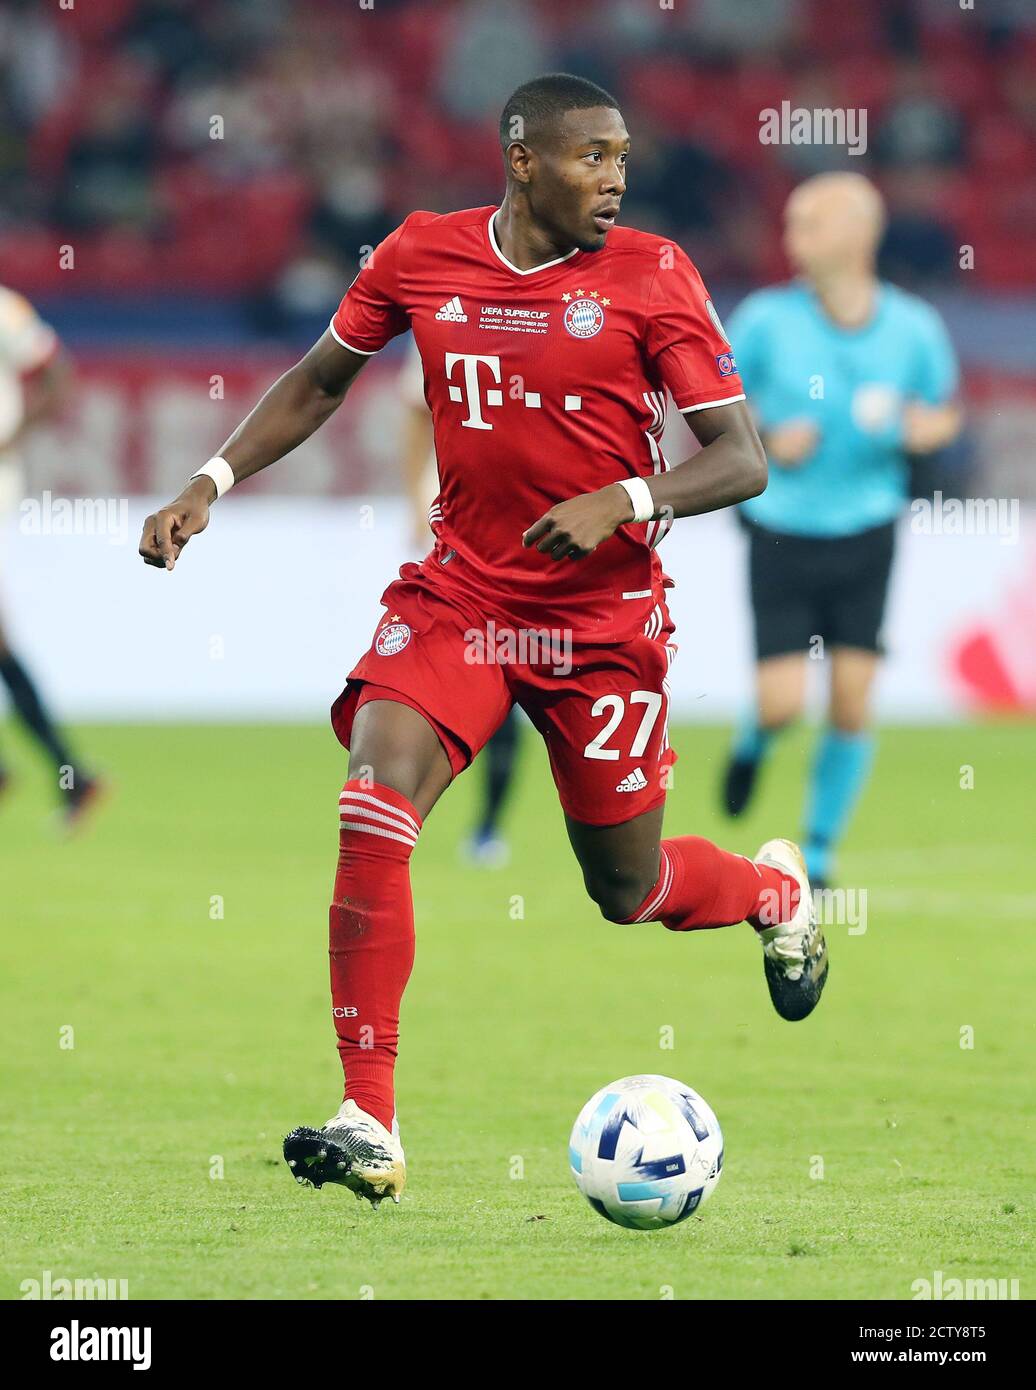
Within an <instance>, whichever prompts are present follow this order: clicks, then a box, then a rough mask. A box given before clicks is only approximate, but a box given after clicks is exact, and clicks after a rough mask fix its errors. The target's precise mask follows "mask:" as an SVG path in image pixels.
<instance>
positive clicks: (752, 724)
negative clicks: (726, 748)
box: [730, 718, 781, 763]
mask: <svg viewBox="0 0 1036 1390" xmlns="http://www.w3.org/2000/svg"><path fill="white" fill-rule="evenodd" d="M780 732H781V730H780V728H775V729H764V728H763V727H762V726H761V725H760V724H759V723H758V721H757V720H756V719H754V718H753V719H746V720H745V722H744V723H743V724H742V725H741V726H740V728H739V729H738V731H737V736H736V738H735V739H734V747H733V749H732V750H731V754H730V756H731V758H732V759H733V760H734V761H735V762H738V763H758V762H762V760H763V758H765V757H766V755H767V753H768V752H769V751H770V744H771V743H772V742H773V740H774V736H775V735H776V734H779V733H780Z"/></svg>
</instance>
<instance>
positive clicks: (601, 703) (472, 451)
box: [331, 207, 744, 825]
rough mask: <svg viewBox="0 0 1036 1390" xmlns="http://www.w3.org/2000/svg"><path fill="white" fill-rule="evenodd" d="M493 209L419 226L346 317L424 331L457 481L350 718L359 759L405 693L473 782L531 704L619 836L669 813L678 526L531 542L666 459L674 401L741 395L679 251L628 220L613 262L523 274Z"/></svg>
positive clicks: (587, 260) (550, 743)
mask: <svg viewBox="0 0 1036 1390" xmlns="http://www.w3.org/2000/svg"><path fill="white" fill-rule="evenodd" d="M495 212H496V209H495V208H493V207H484V208H475V209H468V210H466V211H463V212H454V213H449V214H447V215H445V216H439V215H437V214H434V213H429V212H415V213H412V214H411V215H410V216H409V217H408V218H407V219H406V221H405V222H403V223H402V225H401V226H400V227H399V228H397V230H396V231H394V232H393V233H392V234H391V235H390V236H388V237H387V238H386V239H385V240H384V241H383V242H382V243H381V245H380V246H379V247H378V248H377V249H376V251H375V252H374V254H373V255H372V256H371V258H370V259H369V260H368V262H367V264H366V265H365V267H364V268H363V269H362V270H361V271H360V273H359V275H358V276H357V278H356V280H355V281H354V282H353V284H352V285H351V286H350V288H349V290H348V292H347V293H346V295H345V298H344V299H343V300H342V302H341V304H340V306H339V308H338V311H337V313H336V314H335V316H334V318H333V319H332V320H331V331H332V333H333V334H334V337H335V338H336V339H337V340H338V342H340V343H341V344H342V346H343V347H346V348H348V349H350V350H351V351H352V352H357V353H361V354H373V353H376V352H378V351H379V350H380V349H381V348H383V347H384V346H385V344H386V343H388V342H389V340H390V339H391V338H393V337H395V336H397V335H398V334H400V333H404V332H405V331H406V330H407V329H408V328H412V329H413V332H414V337H415V339H416V341H417V345H418V348H419V350H420V353H421V359H422V362H423V364H424V374H425V396H426V399H427V402H428V406H429V409H430V410H431V414H432V420H433V425H434V437H435V452H436V456H437V459H438V467H439V487H440V490H439V495H438V496H437V498H436V499H435V502H434V503H433V505H432V509H431V511H430V513H429V519H430V521H431V524H432V529H433V531H434V534H435V544H434V548H433V549H432V551H431V553H430V554H429V555H428V556H427V557H426V558H425V559H424V560H423V561H422V562H421V563H420V564H407V565H404V566H403V568H402V570H401V571H400V577H399V579H397V580H395V581H394V582H393V583H392V584H390V585H389V587H388V588H387V589H386V590H385V593H384V594H383V596H382V603H383V604H384V605H385V608H386V613H385V616H384V617H383V619H382V620H381V622H380V623H379V625H378V628H377V631H376V633H375V636H374V640H373V642H372V644H371V647H370V649H369V651H368V652H367V653H366V654H365V655H364V656H363V657H362V659H361V660H360V661H359V663H358V664H357V665H356V666H355V667H354V668H353V670H352V672H351V673H350V676H349V681H348V684H347V686H346V689H345V690H344V691H343V693H342V695H341V696H340V697H339V699H338V701H337V702H336V703H335V706H334V709H333V711H332V722H333V724H334V728H335V732H336V734H337V735H338V737H339V739H340V740H341V741H342V743H343V744H344V745H345V746H346V747H348V745H349V737H350V731H351V728H352V721H353V717H354V715H355V713H356V710H357V708H359V706H360V705H361V704H363V703H364V702H365V701H366V700H370V699H376V698H379V697H380V698H384V697H385V694H386V692H391V694H390V698H392V699H394V700H397V701H398V700H402V702H403V703H405V704H408V705H411V706H412V707H413V708H414V709H416V710H418V711H419V712H420V713H421V714H422V715H424V717H425V718H426V719H427V720H428V721H429V722H430V723H431V724H432V726H433V727H434V728H435V729H436V732H437V733H438V735H439V738H440V740H441V742H442V744H443V746H444V748H445V749H446V751H447V753H448V755H449V758H450V762H451V765H452V767H453V771H454V773H457V772H460V771H461V770H462V769H463V768H465V767H466V766H467V765H468V763H470V762H471V760H472V759H473V758H474V757H475V755H476V754H477V753H478V752H479V750H480V749H481V748H482V747H483V745H484V744H485V743H486V742H487V740H488V739H489V738H490V737H491V736H492V734H493V733H494V732H495V730H496V729H497V728H498V727H499V725H500V723H501V722H502V720H503V718H504V716H505V714H506V713H507V710H508V709H509V707H510V705H511V704H512V703H513V702H516V703H518V704H519V705H521V707H522V708H523V709H524V710H525V711H526V713H527V714H528V715H529V717H530V719H531V720H532V722H533V724H534V725H535V726H536V728H537V729H538V730H539V732H540V733H541V734H542V736H543V738H544V740H545V742H546V745H547V750H548V754H549V757H550V764H551V769H552V772H553V775H554V780H555V782H556V784H557V787H558V792H559V795H560V799H561V803H562V806H563V807H564V809H565V811H566V812H567V814H568V815H570V816H571V817H572V818H574V819H575V820H578V821H582V822H584V823H587V824H591V825H613V824H619V823H620V822H623V821H627V820H631V819H632V818H633V817H635V816H639V815H641V814H643V813H644V812H645V811H648V810H650V809H652V808H654V807H655V806H657V805H659V804H660V803H661V802H662V801H663V800H664V797H665V785H666V778H665V776H664V769H665V768H666V767H667V766H668V765H669V764H670V763H671V762H672V761H673V760H674V757H675V754H674V753H673V751H672V749H671V748H670V747H669V742H668V737H667V721H668V704H669V698H668V688H667V681H666V676H667V673H668V670H669V665H670V663H671V661H672V658H673V656H674V655H675V652H676V648H675V646H674V645H673V644H672V642H671V640H670V639H671V637H672V633H673V623H672V621H671V619H670V617H669V612H668V608H667V605H666V598H665V590H666V589H667V588H670V587H672V581H671V580H670V579H668V577H667V576H666V575H665V574H664V573H663V570H662V566H661V564H660V562H659V559H658V555H657V553H656V550H655V547H656V546H657V545H658V542H659V541H660V540H661V539H662V537H663V536H664V535H665V533H666V531H667V530H668V528H669V525H670V524H671V523H670V521H669V520H668V519H665V518H663V519H659V520H653V521H648V522H639V523H634V522H629V523H627V524H625V525H623V526H620V527H619V528H618V530H617V531H616V532H615V534H614V535H613V536H611V537H610V538H609V539H608V540H606V541H605V542H603V543H602V544H601V545H599V546H598V547H597V549H596V550H595V551H594V552H593V553H592V554H590V555H588V556H586V557H585V558H582V559H579V560H567V559H566V560H554V559H552V558H551V557H550V556H549V555H545V554H542V553H540V552H539V551H537V550H536V549H535V548H529V549H525V548H523V545H522V535H523V533H524V532H525V531H526V530H527V529H528V528H529V527H530V526H531V525H532V524H533V523H534V522H535V521H537V520H538V519H539V518H540V517H541V516H542V515H543V514H544V512H546V511H548V510H549V509H550V508H551V507H552V506H554V505H555V504H556V503H558V502H561V501H563V500H565V499H566V498H569V497H574V496H576V495H577V494H581V493H586V492H595V491H597V490H598V489H599V488H602V487H606V486H608V484H610V483H615V482H618V481H620V480H621V479H623V478H630V477H645V478H649V477H651V476H652V475H653V474H656V473H659V472H662V471H664V470H666V469H667V468H668V467H669V465H668V463H667V461H666V459H665V458H664V456H663V454H662V450H661V445H660V439H661V435H662V431H663V428H664V426H665V420H666V406H667V396H666V391H667V389H668V391H669V393H670V394H671V395H672V398H673V400H674V401H675V402H676V405H677V408H678V409H679V410H681V411H683V412H685V413H690V412H692V411H695V410H703V409H707V408H708V407H710V406H718V405H726V404H729V403H731V402H734V401H740V400H743V399H744V389H743V387H742V384H741V379H740V377H739V376H738V374H737V370H736V367H735V364H734V359H733V356H732V353H731V349H730V345H729V343H728V342H727V340H726V338H725V336H724V334H723V331H722V326H721V324H720V321H719V318H718V316H717V314H716V311H715V309H714V308H713V305H712V302H711V300H710V299H709V298H708V295H707V292H706V289H705V286H704V285H703V284H702V280H701V277H700V276H699V274H698V272H697V270H696V269H695V267H694V265H693V264H692V263H691V261H690V260H689V258H688V257H687V256H686V255H685V254H684V252H683V251H681V250H680V249H679V247H677V246H676V245H674V244H673V243H672V242H669V241H666V240H665V239H664V238H661V237H658V236H653V235H651V234H649V233H646V232H639V231H635V230H633V229H631V228H625V227H615V228H614V229H613V230H612V231H611V233H610V234H609V237H608V242H607V245H606V246H605V247H604V248H603V249H602V250H600V251H595V252H582V251H578V250H576V251H572V252H570V253H569V254H568V255H567V256H562V257H559V258H558V259H557V260H554V261H550V262H547V263H546V264H544V265H540V266H537V267H536V268H535V269H532V270H520V269H518V267H516V266H513V265H512V264H511V263H510V262H509V261H508V260H507V259H506V258H505V257H504V256H503V254H502V253H501V251H500V248H499V246H498V244H497V239H496V237H495V235H494V227H493V219H494V215H495ZM487 633H488V634H490V635H491V636H492V637H493V640H494V643H496V644H499V650H501V651H506V652H507V655H506V657H504V658H501V657H499V656H496V655H495V653H496V651H497V647H496V646H494V645H493V644H489V643H487V641H486V637H487ZM537 634H539V640H538V641H537ZM508 643H510V646H509V647H508V645H507V644H508Z"/></svg>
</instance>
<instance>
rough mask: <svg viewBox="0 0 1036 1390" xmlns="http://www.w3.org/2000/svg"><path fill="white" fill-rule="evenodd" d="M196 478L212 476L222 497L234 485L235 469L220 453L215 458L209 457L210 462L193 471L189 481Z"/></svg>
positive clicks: (217, 494) (217, 492) (217, 493)
mask: <svg viewBox="0 0 1036 1390" xmlns="http://www.w3.org/2000/svg"><path fill="white" fill-rule="evenodd" d="M195 478H211V479H212V482H213V483H214V484H215V488H216V496H217V497H222V496H223V494H224V493H225V492H229V491H230V489H231V488H232V487H233V486H234V470H233V469H232V468H231V466H230V464H229V463H228V462H227V461H226V459H225V458H220V457H219V456H218V455H217V456H216V458H214V459H209V461H208V463H206V464H203V465H202V467H201V468H199V469H198V471H197V473H192V474H191V476H190V478H189V479H188V480H187V481H188V482H191V483H193V482H194V480H195Z"/></svg>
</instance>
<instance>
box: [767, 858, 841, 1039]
mask: <svg viewBox="0 0 1036 1390" xmlns="http://www.w3.org/2000/svg"><path fill="white" fill-rule="evenodd" d="M755 862H756V863H757V864H769V865H771V866H772V867H773V868H776V869H780V870H781V872H782V873H785V874H789V875H790V876H791V877H792V878H793V879H795V881H796V882H797V883H798V885H799V890H800V897H799V905H798V907H797V908H796V910H795V914H794V916H793V917H792V918H791V920H790V921H789V922H781V923H780V924H779V925H778V926H775V927H764V928H762V929H761V930H760V931H757V932H756V935H757V936H758V937H759V940H760V941H761V942H762V943H763V972H764V974H765V975H766V983H767V985H768V986H769V989H770V998H771V999H772V1001H773V1007H774V1008H775V1009H776V1010H777V1012H778V1013H779V1014H780V1016H781V1018H786V1019H788V1020H789V1021H791V1022H796V1021H797V1020H798V1019H800V1018H805V1017H806V1016H807V1014H811V1013H812V1012H813V1010H814V1009H815V1008H816V1006H817V1004H818V1003H819V1001H820V995H821V993H822V991H823V988H824V985H825V983H826V982H827V943H826V941H825V940H824V933H823V931H822V929H821V928H820V926H819V925H818V924H817V915H816V912H815V910H814V907H813V895H812V893H811V892H810V888H809V877H808V875H807V873H806V863H805V860H804V859H803V858H802V851H801V850H800V849H799V847H798V845H796V844H794V843H793V842H792V841H791V840H767V841H766V844H765V845H763V846H762V848H761V849H760V850H759V853H758V854H757V855H756V856H755Z"/></svg>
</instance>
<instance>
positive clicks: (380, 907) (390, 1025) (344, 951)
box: [329, 778, 421, 1129]
mask: <svg viewBox="0 0 1036 1390" xmlns="http://www.w3.org/2000/svg"><path fill="white" fill-rule="evenodd" d="M339 811H340V831H339V852H338V872H337V874H336V875H335V887H334V896H333V900H332V903H331V911H330V916H329V925H330V933H329V935H330V957H331V1002H332V1005H333V1009H332V1012H333V1015H334V1022H335V1032H336V1033H337V1034H338V1053H339V1056H340V1057H341V1059H342V1069H343V1071H344V1072H345V1095H344V1099H345V1100H354V1101H355V1102H356V1104H357V1105H358V1106H359V1107H360V1109H361V1110H365V1111H366V1112H367V1114H368V1115H373V1116H374V1118H375V1119H377V1120H380V1121H381V1123H382V1124H383V1125H384V1126H385V1128H386V1129H391V1128H392V1120H393V1117H394V1114H395V1093H394V1087H393V1079H394V1073H395V1066H396V1052H397V1050H398V1046H399V1005H400V1001H401V1000H402V998H403V991H404V989H405V988H406V983H407V980H409V978H410V971H411V969H412V967H413V964H414V902H413V897H412V895H411V891H410V855H411V852H412V850H413V848H414V845H415V844H416V843H417V837H418V834H419V833H420V830H421V818H420V816H419V815H418V814H417V812H416V811H415V810H414V807H413V806H412V805H411V803H410V802H409V801H408V800H407V798H406V797H405V796H401V795H400V793H399V792H397V791H394V790H393V789H392V788H391V787H385V786H382V785H381V784H380V783H378V782H374V783H371V782H366V781H363V780H362V779H359V778H356V779H351V780H350V781H348V782H346V784H345V786H344V787H343V789H342V795H341V797H340V800H339Z"/></svg>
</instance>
